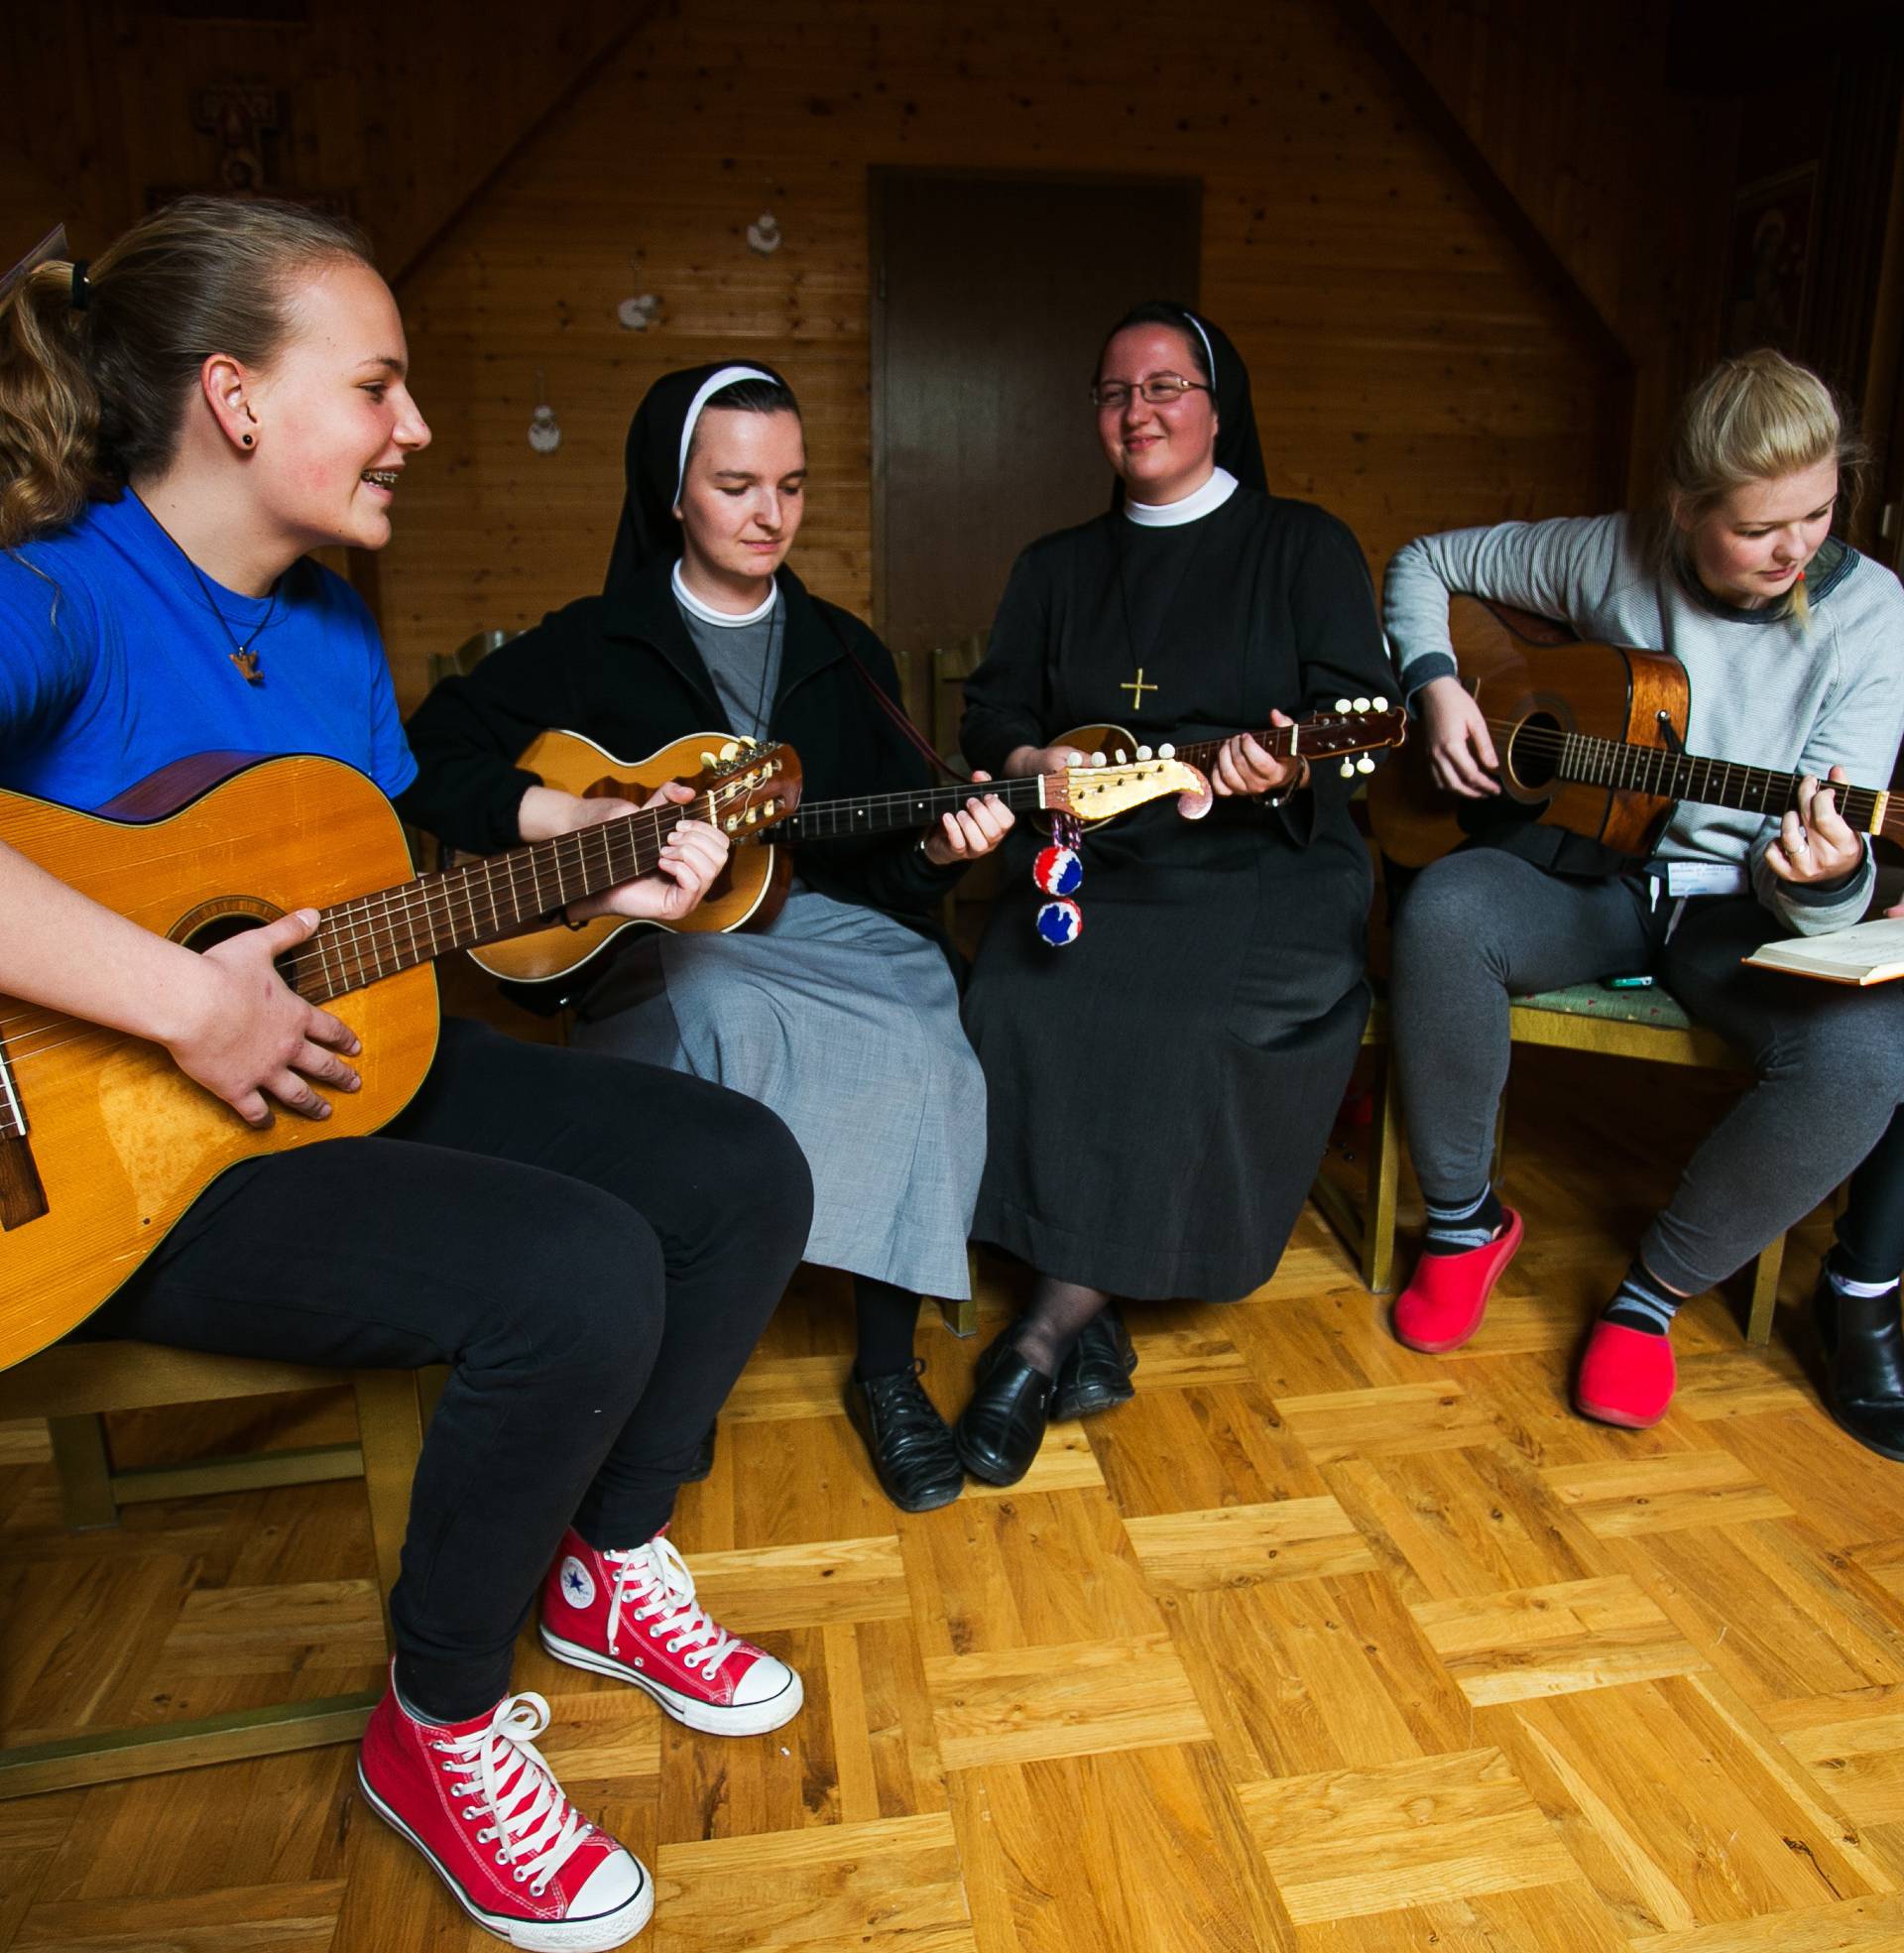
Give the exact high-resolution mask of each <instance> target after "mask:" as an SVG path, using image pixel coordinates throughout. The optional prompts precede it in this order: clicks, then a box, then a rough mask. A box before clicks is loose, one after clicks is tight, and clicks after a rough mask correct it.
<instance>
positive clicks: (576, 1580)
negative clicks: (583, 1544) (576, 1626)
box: [562, 1553, 595, 1607]
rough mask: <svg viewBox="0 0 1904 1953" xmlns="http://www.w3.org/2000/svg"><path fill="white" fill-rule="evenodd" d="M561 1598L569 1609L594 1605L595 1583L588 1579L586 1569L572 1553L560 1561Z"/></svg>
mask: <svg viewBox="0 0 1904 1953" xmlns="http://www.w3.org/2000/svg"><path fill="white" fill-rule="evenodd" d="M562 1598H563V1599H564V1600H565V1601H567V1603H568V1604H569V1606H570V1607H593V1606H594V1605H595V1583H594V1581H593V1580H591V1579H590V1578H589V1577H588V1568H587V1567H585V1566H584V1565H583V1564H582V1563H581V1561H580V1560H578V1559H577V1558H576V1557H575V1555H574V1554H573V1553H570V1554H569V1555H568V1557H567V1558H566V1559H564V1560H563V1561H562Z"/></svg>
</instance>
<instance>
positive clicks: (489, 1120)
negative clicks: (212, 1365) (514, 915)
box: [88, 1020, 812, 1721]
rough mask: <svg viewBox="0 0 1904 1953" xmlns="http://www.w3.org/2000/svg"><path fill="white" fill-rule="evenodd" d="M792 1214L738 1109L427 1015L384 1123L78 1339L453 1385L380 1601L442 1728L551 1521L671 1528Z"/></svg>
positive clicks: (309, 1161)
mask: <svg viewBox="0 0 1904 1953" xmlns="http://www.w3.org/2000/svg"><path fill="white" fill-rule="evenodd" d="M280 1116H281V1117H283V1116H285V1115H282V1114H281V1115H280ZM811 1207H812V1186H811V1181H810V1179H809V1177H808V1174H807V1169H806V1162H805V1160H803V1159H802V1158H801V1155H800V1150H799V1148H798V1147H797V1146H796V1145H795V1144H794V1142H793V1138H792V1135H791V1134H789V1133H788V1132H787V1130H786V1128H785V1127H784V1126H783V1125H781V1123H780V1122H779V1120H778V1119H777V1118H775V1117H774V1115H773V1113H771V1112H769V1111H768V1110H767V1109H766V1108H765V1107H764V1106H760V1105H757V1104H756V1103H755V1102H754V1101H753V1100H751V1099H746V1098H743V1097H741V1096H740V1095H739V1094H738V1093H735V1092H730V1091H728V1090H726V1089H725V1088H724V1087H722V1086H719V1085H709V1084H705V1083H703V1082H702V1081H701V1080H699V1079H696V1078H688V1077H683V1076H681V1075H679V1074H678V1073H675V1072H672V1071H664V1070H660V1069H658V1068H655V1067H653V1066H650V1065H642V1064H632V1063H629V1062H627V1061H625V1060H623V1059H620V1058H609V1057H598V1056H594V1055H590V1054H587V1053H583V1052H579V1051H565V1050H556V1049H551V1048H549V1047H547V1046H537V1045H533V1044H525V1043H521V1042H519V1041H517V1040H516V1039H514V1038H505V1037H503V1036H501V1035H500V1034H499V1033H496V1032H493V1031H490V1030H487V1029H485V1028H484V1027H482V1026H480V1025H475V1024H469V1023H462V1022H458V1021H455V1020H451V1021H449V1022H447V1023H445V1024H444V1026H443V1037H442V1045H441V1048H440V1049H439V1051H438V1053H437V1057H436V1062H435V1064H434V1065H433V1066H432V1067H431V1069H430V1073H429V1076H428V1078H427V1079H426V1080H425V1082H424V1084H423V1088H422V1090H421V1091H420V1092H419V1093H418V1094H417V1096H416V1100H415V1101H414V1102H413V1103H412V1105H411V1106H410V1107H409V1108H408V1109H407V1110H406V1111H405V1112H404V1114H403V1115H402V1116H401V1117H400V1118H399V1119H398V1120H397V1121H395V1122H394V1123H393V1124H392V1125H390V1126H389V1127H387V1128H386V1129H385V1130H384V1132H383V1133H381V1134H379V1135H377V1136H376V1137H374V1138H370V1139H347V1140H337V1141H335V1142H333V1143H330V1144H328V1145H322V1146H313V1147H308V1148H305V1149H302V1150H300V1151H298V1152H297V1153H293V1154H289V1155H285V1156H282V1157H279V1158H275V1159H271V1160H254V1161H250V1162H248V1163H246V1164H245V1165H242V1166H239V1167H235V1168H234V1169H233V1170H232V1171H230V1172H229V1173H227V1174H225V1175H224V1176H223V1177H222V1178H221V1179H220V1180H218V1181H217V1182H216V1183H215V1184H214V1185H213V1186H212V1187H210V1188H209V1189H207V1191H206V1192H205V1193H204V1194H203V1195H202V1196H201V1197H200V1198H199V1199H198V1200H197V1201H196V1202H195V1203H194V1204H193V1206H192V1208H191V1209H190V1211H189V1212H188V1213H187V1214H186V1215H185V1217H184V1219H183V1220H182V1221H181V1222H180V1223H179V1226H178V1227H177V1228H175V1229H174V1230H173V1232H172V1234H171V1236H170V1237H169V1238H168V1239H167V1240H166V1242H165V1243H164V1244H163V1245H162V1246H161V1247H160V1248H159V1250H158V1251H157V1252H156V1253H155V1254H154V1256H153V1257H152V1259H151V1261H150V1262H149V1263H148V1264H147V1265H146V1267H145V1268H144V1269H142V1270H141V1271H140V1273H139V1274H138V1275H137V1276H136V1277H135V1278H134V1279H133V1281H132V1282H129V1283H128V1284H127V1286H126V1287H125V1288H123V1289H122V1290H121V1291H120V1292H119V1294H118V1295H116V1296H115V1297H114V1298H113V1299H112V1301H111V1302H109V1303H108V1304H107V1305H106V1308H105V1309H104V1310H102V1311H101V1312H100V1313H99V1314H98V1315H97V1316H95V1317H94V1318H93V1320H92V1323H91V1324H89V1325H88V1331H89V1332H90V1333H94V1334H101V1333H103V1334H107V1335H119V1336H137V1337H141V1338H144V1339H145V1340H147V1341H149V1342H155V1343H168V1344H175V1345H178V1346H179V1347H181V1348H186V1349H202V1350H217V1351H220V1352H223V1353H227V1354H232V1355H242V1356H271V1357H288V1358H292V1359H295V1360H297V1361H299V1362H305V1363H317V1364H336V1365H338V1366H340V1367H343V1368H360V1367H363V1368H374V1367H379V1366H389V1367H393V1368H398V1369H410V1368H419V1367H421V1366H422V1365H424V1364H430V1363H446V1364H448V1365H449V1366H450V1379H449V1384H448V1387H447V1388H446V1389H445V1391H444V1392H443V1396H442V1401H441V1403H440V1404H439V1405H438V1407H437V1410H436V1414H435V1416H434V1417H433V1418H432V1420H431V1422H430V1425H429V1430H428V1433H427V1435H426V1437H425V1439H424V1443H423V1453H422V1458H421V1460H420V1462H419V1463H418V1465H417V1468H416V1488H415V1491H414V1493H413V1495H412V1502H411V1514H410V1530H409V1532H408V1534H407V1536H406V1538H405V1542H404V1556H403V1575H402V1578H401V1579H400V1580H399V1582H398V1585H397V1590H396V1593H395V1595H394V1596H393V1598H392V1603H391V1607H392V1614H393V1617H394V1621H395V1627H396V1639H397V1671H398V1678H399V1682H400V1684H401V1686H402V1688H403V1691H404V1694H405V1697H406V1698H407V1699H408V1700H409V1701H410V1702H411V1703H412V1704H413V1705H414V1706H415V1707H416V1708H418V1709H421V1710H423V1711H425V1712H426V1713H428V1714H430V1715H432V1716H435V1717H439V1718H441V1719H443V1720H445V1721H461V1720H464V1719H466V1718H468V1717H471V1716H475V1715H480V1714H481V1713H482V1712H483V1711H485V1710H486V1709H488V1708H489V1707H491V1706H492V1705H493V1704H494V1703H495V1702H496V1701H497V1699H498V1698H499V1697H500V1696H502V1695H503V1694H505V1693H506V1692H507V1691H508V1686H509V1673H510V1659H511V1649H512V1645H513V1643H514V1642H515V1639H516V1636H517V1634H518V1632H519V1631H520V1630H521V1628H522V1625H523V1623H524V1621H525V1620H526V1619H527V1618H528V1614H529V1609H530V1605H531V1603H532V1601H533V1600H534V1598H535V1592H536V1589H537V1585H538V1583H539V1581H540V1579H541V1576H542V1573H543V1571H544V1570H545V1569H546V1567H547V1565H548V1563H549V1559H550V1557H551V1556H552V1554H553V1552H554V1549H555V1546H556V1544H557V1542H558V1540H559V1539H560V1537H561V1534H562V1529H563V1527H564V1526H567V1525H569V1524H570V1523H571V1522H572V1523H573V1524H574V1525H575V1526H576V1527H577V1529H578V1530H579V1531H580V1532H581V1533H582V1534H583V1536H584V1537H585V1538H587V1539H588V1540H589V1541H590V1542H591V1543H592V1544H595V1545H597V1546H604V1547H622V1546H633V1545H639V1544H640V1543H641V1542H642V1541H644V1540H646V1539H648V1538H649V1537H650V1536H651V1535H652V1534H653V1533H654V1532H655V1531H656V1530H657V1529H658V1528H659V1527H660V1526H663V1525H664V1524H665V1523H666V1521H667V1518H668V1515H669V1513H670V1511H671V1510H672V1506H673V1499H674V1493H675V1489H676V1487H677V1486H678V1485H679V1483H680V1480H681V1475H682V1473H683V1472H684V1471H685V1470H686V1469H687V1467H688V1465H689V1463H690V1461H691V1460H692V1458H693V1456H694V1453H695V1450H696V1448H697V1446H698V1444H699V1442H700V1439H701V1438H702V1437H703V1436H704V1435H705V1433H706V1431H707V1427H708V1425H709V1424H710V1423H712V1422H713V1420H714V1415H715V1412H716V1411H717V1410H718V1409H719V1408H720V1405H721V1404H722V1403H723V1402H724V1401H725V1399H726V1397H727V1394H728V1392H729V1391H730V1390H731V1389H732V1387H733V1384H734V1380H735V1379H736V1378H737V1377H738V1376H739V1375H740V1372H741V1367H742V1365H743V1364H744V1363H745V1362H746V1361H747V1357H748V1352H749V1351H750V1350H752V1348H753V1347H754V1344H755V1341H756V1340H757V1339H758V1337H759V1336H760V1333H761V1331H762V1329H763V1328H764V1327H765V1326H766V1323H767V1319H768V1317H769V1316H770V1315H771V1314H772V1313H773V1307H774V1304H775V1303H776V1302H777V1301H778V1300H779V1297H780V1293H781V1291H782V1289H783V1288H784V1287H785V1284H786V1280H787V1277H788V1276H789V1275H790V1274H791V1273H792V1271H793V1269H794V1267H795V1265H796V1264H797V1263H798V1261H799V1258H800V1251H801V1250H802V1249H803V1248H804V1246H805V1245H806V1233H807V1223H808V1219H809V1216H810V1212H811Z"/></svg>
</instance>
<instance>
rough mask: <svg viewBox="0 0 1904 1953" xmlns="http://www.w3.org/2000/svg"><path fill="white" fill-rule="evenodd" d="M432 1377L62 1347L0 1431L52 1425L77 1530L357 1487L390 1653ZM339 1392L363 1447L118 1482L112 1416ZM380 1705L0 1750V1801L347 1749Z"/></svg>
mask: <svg viewBox="0 0 1904 1953" xmlns="http://www.w3.org/2000/svg"><path fill="white" fill-rule="evenodd" d="M430 1374H431V1373H420V1374H419V1373H414V1372H411V1371H402V1370H362V1371H357V1372H354V1373H352V1372H344V1371H337V1370H321V1369H316V1368H313V1367H311V1366H309V1365H306V1364H299V1363H278V1362H270V1361H262V1360H258V1359H253V1358H249V1357H235V1356H207V1355H201V1354H199V1353H198V1352H196V1351H192V1350H177V1349H164V1348H160V1347H158V1346H157V1345H154V1344H150V1343H136V1342H100V1343H58V1344H55V1345H54V1347H53V1348H51V1349H49V1350H45V1351H42V1352H41V1354H40V1355H38V1356H34V1357H29V1358H28V1359H27V1360H26V1361H25V1362H24V1363H20V1364H16V1365H15V1366H14V1367H13V1368H12V1369H10V1370H6V1371H0V1419H5V1418H17V1417H44V1418H45V1419H46V1420H47V1427H48V1430H49V1433H50V1435H51V1437H52V1442H53V1454H54V1464H55V1467H56V1469H57V1470H58V1472H59V1475H60V1500H61V1504H62V1507H63V1510H64V1513H65V1518H66V1523H67V1524H68V1525H69V1526H111V1525H114V1524H116V1523H117V1520H118V1516H119V1509H120V1507H122V1506H126V1505H130V1504H132V1503H134V1502H136V1501H142V1500H150V1499H181V1498H191V1497H195V1496H198V1495H201V1494H205V1493H216V1492H233V1491H240V1490H246V1491H249V1490H255V1489H258V1488H262V1487H268V1486H279V1485H300V1484H310V1483H315V1482H318V1481H322V1480H326V1479H336V1478H350V1477H356V1476H359V1475H361V1476H362V1478H363V1481H364V1490H365V1493H366V1495H367V1497H368V1499H369V1502H370V1529H371V1539H372V1543H373V1545H374V1547H375V1550H376V1557H377V1581H378V1587H379V1590H380V1592H381V1593H382V1596H383V1603H384V1628H385V1635H386V1639H388V1636H389V1628H390V1590H391V1588H392V1587H393V1586H394V1585H395V1584H396V1580H397V1571H398V1558H399V1554H400V1552H401V1549H402V1546H403V1539H404V1527H405V1526H406V1525H407V1523H408V1521H409V1518H410V1487H411V1481H412V1479H413V1478H414V1477H415V1475H416V1459H417V1456H418V1453H419V1452H420V1450H421V1448H422V1432H423V1424H424V1421H425V1416H426V1410H425V1402H426V1394H427V1389H428V1386H427V1382H426V1379H427V1378H428V1377H429V1376H430ZM344 1382H349V1383H350V1384H351V1385H352V1387H353V1388H354V1390H355V1392H356V1397H357V1427H358V1441H357V1442H356V1443H355V1444H338V1445H325V1446H320V1447H316V1448H313V1449H309V1450H302V1451H272V1452H260V1453H253V1454H247V1455H244V1456H240V1457H230V1458H217V1459H211V1460H207V1461H204V1462H202V1463H196V1464H189V1465H166V1466H157V1467H151V1468H147V1469H142V1470H133V1471H122V1470H117V1469H115V1468H114V1466H113V1464H112V1462H111V1458H110V1455H109V1453H108V1450H107V1445H106V1438H105V1426H104V1419H103V1413H104V1412H106V1411H109V1410H137V1409H145V1408H148V1407H150V1406H153V1405H156V1404H204V1403H210V1402H213V1401H223V1400H227V1399H234V1398H248V1397H267V1396H274V1395H276V1394H277V1393H279V1392H282V1391H303V1390H329V1389H334V1388H336V1386H337V1385H339V1384H341V1383H344ZM382 1693H383V1690H382V1688H381V1686H380V1687H378V1688H376V1689H373V1690H370V1691H367V1692H365V1693H362V1694H355V1695H336V1696H327V1697H324V1698H322V1699H318V1700H310V1701H303V1702H283V1703H278V1704H275V1705H273V1706H271V1707H268V1708H262V1709H239V1710H231V1711H227V1712H226V1713H224V1714H221V1715H215V1716H206V1717H203V1718H202V1719H200V1720H197V1721H194V1722H179V1723H170V1724H160V1725H157V1726H152V1727H142V1728H137V1729H121V1730H102V1731H88V1732H87V1733H86V1734H84V1735H82V1736H73V1737H64V1738H60V1739H59V1740H58V1741H54V1742H47V1743H35V1744H29V1745H24V1746H22V1747H19V1748H15V1749H8V1750H0V1798H7V1797H23V1796H28V1795H31V1794H33V1793H35V1792H38V1791H42V1790H60V1789H69V1788H71V1787H72V1786H74V1785H75V1784H82V1783H111V1782H117V1781H120V1780H121V1779H123V1778H126V1777H131V1776H146V1775H150V1774H153V1773H154V1772H156V1771H160V1770H186V1769H190V1768H193V1767H195V1766H197V1765H199V1764H213V1763H228V1762H231V1761H234V1760H235V1759H238V1758H241V1757H269V1756H275V1755H277V1754H279V1753H280V1752H281V1751H286V1750H303V1749H310V1748H314V1747H315V1746H317V1745H320V1744H325V1743H344V1742H349V1741H352V1740H354V1739H355V1738H356V1737H358V1736H359V1735H361V1734H362V1733H363V1728H364V1725H365V1723H366V1722H367V1721H368V1720H369V1719H370V1712H371V1710H372V1709H373V1708H374V1707H375V1706H376V1703H377V1701H378V1698H379V1696H381V1694H382Z"/></svg>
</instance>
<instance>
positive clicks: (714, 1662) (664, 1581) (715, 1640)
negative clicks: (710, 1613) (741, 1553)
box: [602, 1532, 741, 1681]
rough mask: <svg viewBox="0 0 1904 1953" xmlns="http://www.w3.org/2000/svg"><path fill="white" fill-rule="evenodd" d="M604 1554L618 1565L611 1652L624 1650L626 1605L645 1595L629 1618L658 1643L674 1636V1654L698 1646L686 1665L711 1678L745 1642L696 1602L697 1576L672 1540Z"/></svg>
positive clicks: (610, 1617) (611, 1618)
mask: <svg viewBox="0 0 1904 1953" xmlns="http://www.w3.org/2000/svg"><path fill="white" fill-rule="evenodd" d="M602 1557H603V1559H605V1560H606V1561H607V1562H608V1563H609V1565H610V1566H612V1567H613V1568H614V1569H615V1598H614V1599H613V1600H612V1601H611V1602H610V1603H609V1609H608V1647H609V1651H610V1652H611V1653H619V1652H620V1649H619V1648H617V1647H616V1640H615V1638H616V1634H617V1631H618V1630H619V1629H620V1627H621V1624H622V1603H623V1602H624V1601H632V1600H634V1599H636V1598H637V1596H639V1595H646V1596H647V1598H646V1599H645V1600H644V1601H643V1604H642V1605H641V1606H640V1607H636V1608H631V1609H630V1610H629V1619H630V1620H631V1621H647V1622H650V1623H651V1624H652V1625H651V1626H650V1628H649V1631H648V1632H649V1635H650V1636H651V1638H653V1639H654V1640H656V1641H658V1640H659V1639H660V1637H661V1636H663V1635H667V1636H670V1637H671V1639H670V1640H669V1642H668V1644H667V1651H668V1652H669V1653H670V1654H678V1653H679V1652H680V1650H681V1649H682V1648H689V1649H692V1650H694V1651H693V1652H690V1653H689V1654H688V1655H686V1656H685V1657H684V1660H683V1665H684V1666H686V1667H689V1668H693V1667H698V1668H699V1669H700V1670H701V1672H702V1673H703V1674H704V1675H705V1676H706V1677H707V1678H708V1679H709V1680H710V1681H712V1680H713V1678H714V1676H715V1674H716V1673H717V1672H718V1671H719V1669H720V1665H721V1663H722V1662H723V1661H725V1660H726V1659H727V1657H728V1656H729V1655H730V1654H732V1653H733V1652H734V1650H735V1649H736V1648H739V1647H740V1646H741V1644H740V1643H739V1642H738V1641H737V1640H736V1639H735V1638H734V1636H732V1635H730V1634H728V1633H727V1632H726V1631H725V1630H723V1629H721V1628H717V1627H716V1626H715V1625H714V1623H713V1622H712V1621H710V1620H709V1619H708V1618H707V1615H706V1613H705V1611H704V1610H703V1609H702V1608H700V1607H699V1606H697V1605H696V1604H695V1600H694V1576H693V1575H692V1574H691V1573H689V1572H688V1570H687V1562H686V1561H685V1560H683V1559H682V1558H681V1556H680V1554H679V1553H678V1552H676V1551H675V1550H674V1542H673V1541H672V1540H671V1539H668V1538H666V1537H664V1536H663V1535H662V1534H660V1533H658V1532H657V1533H656V1534H655V1535H654V1538H653V1539H651V1540H650V1541H649V1542H648V1544H647V1545H645V1546H636V1547H634V1548H633V1549H632V1550H630V1551H628V1552H625V1553H604V1554H603V1555H602Z"/></svg>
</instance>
